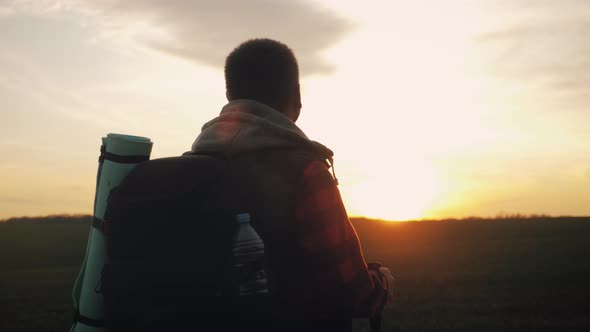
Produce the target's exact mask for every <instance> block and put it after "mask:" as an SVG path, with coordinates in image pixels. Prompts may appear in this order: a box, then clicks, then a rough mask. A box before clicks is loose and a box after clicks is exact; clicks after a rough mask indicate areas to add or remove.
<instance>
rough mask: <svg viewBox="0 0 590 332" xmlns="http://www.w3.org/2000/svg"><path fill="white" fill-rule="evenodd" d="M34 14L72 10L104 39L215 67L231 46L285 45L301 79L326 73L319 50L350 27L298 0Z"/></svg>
mask: <svg viewBox="0 0 590 332" xmlns="http://www.w3.org/2000/svg"><path fill="white" fill-rule="evenodd" d="M43 3H44V6H42V8H41V9H40V8H39V5H38V4H39V3H36V6H32V5H31V4H30V3H28V2H27V1H22V0H21V1H20V5H21V8H22V7H24V6H25V5H24V4H27V6H28V8H29V9H31V8H32V10H34V11H35V12H43V11H45V12H55V11H60V10H61V11H78V12H80V13H85V14H87V15H94V16H95V17H98V18H97V20H98V21H100V22H101V23H99V24H101V25H102V26H103V28H104V29H107V30H108V31H106V32H105V36H106V37H107V38H109V39H110V38H117V36H116V35H117V34H126V35H128V36H131V37H132V38H133V39H134V40H135V41H138V42H140V44H142V45H145V46H148V47H149V48H152V49H156V50H159V51H163V52H165V53H168V54H172V55H175V56H180V57H183V58H186V59H189V60H191V61H194V62H197V63H201V64H205V65H209V66H213V67H216V68H220V67H222V66H223V64H224V61H225V57H226V56H227V54H229V52H231V50H232V49H233V48H235V47H236V46H237V45H239V44H240V43H241V42H244V41H246V40H248V39H251V38H257V37H266V38H273V39H277V40H280V41H282V42H284V43H285V44H287V45H288V46H290V47H291V48H292V49H293V50H294V52H295V54H296V56H297V58H298V60H299V63H300V67H301V72H302V75H310V74H323V73H329V72H331V71H332V70H333V69H334V65H333V64H331V63H329V62H327V61H326V60H325V59H324V58H322V51H324V50H325V49H327V48H329V47H330V46H332V45H334V44H335V43H337V42H338V41H339V40H341V39H342V38H343V37H344V36H345V35H346V34H347V33H348V32H350V31H351V30H352V29H353V28H354V26H355V24H354V23H353V22H352V21H350V20H348V19H346V18H343V17H341V16H339V15H337V14H335V13H333V12H331V11H329V10H327V9H325V8H322V7H319V6H318V5H317V4H313V3H311V2H309V1H302V0H293V1H287V0H251V1H244V0H217V1H211V0H167V1H160V0H65V1H63V0H62V1H47V0H45V1H43Z"/></svg>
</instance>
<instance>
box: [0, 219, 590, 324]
mask: <svg viewBox="0 0 590 332" xmlns="http://www.w3.org/2000/svg"><path fill="white" fill-rule="evenodd" d="M354 223H355V226H356V228H357V231H358V234H359V237H360V238H361V241H362V244H363V249H364V251H365V256H366V258H367V260H368V261H381V262H382V263H384V265H386V266H389V267H390V268H391V269H392V271H393V272H394V274H395V275H396V276H397V288H396V293H395V301H394V303H393V304H391V305H390V306H389V307H387V308H386V312H385V314H384V322H383V331H557V330H571V331H583V330H586V331H587V330H590V317H589V316H590V314H589V313H590V304H589V299H590V285H589V282H590V259H589V257H588V256H589V255H590V218H553V219H551V218H537V219H518V220H510V219H506V220H495V221H494V220H465V221H432V222H408V223H381V222H376V221H368V220H355V221H354ZM88 231H89V224H88V221H87V220H86V221H80V220H78V221H72V220H66V221H58V222H38V221H35V222H16V223H0V331H3V332H8V331H65V330H67V329H68V328H69V326H70V320H71V317H72V315H71V314H72V312H71V311H72V300H71V296H70V293H71V289H72V286H73V283H74V279H75V277H76V275H77V273H78V270H79V267H80V264H81V262H82V259H83V255H84V251H85V247H86V240H87V236H88ZM363 329H366V324H364V322H360V323H358V324H357V327H356V330H357V331H362V330H363Z"/></svg>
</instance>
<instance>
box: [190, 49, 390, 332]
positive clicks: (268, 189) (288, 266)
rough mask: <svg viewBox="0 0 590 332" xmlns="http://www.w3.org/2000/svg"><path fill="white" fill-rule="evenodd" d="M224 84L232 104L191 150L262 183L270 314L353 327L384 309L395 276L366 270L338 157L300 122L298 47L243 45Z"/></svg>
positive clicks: (259, 198)
mask: <svg viewBox="0 0 590 332" xmlns="http://www.w3.org/2000/svg"><path fill="white" fill-rule="evenodd" d="M225 83H226V96H227V100H228V101H229V103H228V104H227V105H225V106H224V107H223V109H222V111H221V113H220V115H219V116H218V117H216V118H214V119H213V120H211V121H209V122H208V123H206V124H205V125H204V126H203V128H202V132H201V134H200V135H199V136H198V138H197V139H196V141H195V142H194V144H193V146H192V153H195V154H215V155H224V156H227V157H229V158H247V160H249V162H248V163H247V164H248V165H249V167H250V168H251V169H250V171H251V172H252V174H253V175H254V177H255V179H256V187H257V188H256V189H255V190H254V189H253V190H252V192H253V195H254V193H255V195H256V199H255V200H254V201H255V202H256V203H255V204H256V208H255V209H254V211H255V213H254V214H253V220H252V226H253V227H254V228H255V229H256V231H257V232H258V233H259V234H260V236H261V237H262V239H263V241H264V243H265V255H266V259H267V269H268V272H269V283H270V291H271V293H272V294H273V295H274V296H275V297H276V298H277V301H278V302H277V306H276V310H275V311H274V312H272V313H268V316H269V317H275V318H277V319H280V320H281V321H282V324H283V328H284V329H286V328H287V327H289V326H290V327H294V326H297V329H299V330H301V331H309V330H320V329H321V330H322V331H330V330H333V331H346V330H351V327H352V324H351V323H352V317H353V316H363V317H368V316H372V315H375V314H377V313H378V312H380V311H381V309H382V307H383V305H384V304H385V302H386V301H387V290H388V289H391V287H392V283H393V277H392V276H391V273H390V271H389V270H388V269H387V268H380V269H378V270H369V269H368V268H367V264H366V262H365V259H364V257H363V254H362V251H361V247H360V244H359V240H358V237H357V235H356V232H355V230H354V228H353V226H352V225H351V223H350V221H349V219H348V216H347V213H346V210H345V208H344V205H343V203H342V199H341V197H340V193H339V191H338V188H337V181H336V179H335V174H334V173H333V172H334V168H333V167H332V174H331V173H330V171H329V169H330V167H331V166H332V165H333V160H332V156H333V153H332V151H331V150H330V149H328V148H326V147H325V146H323V145H321V144H320V143H317V142H314V141H312V140H310V139H308V138H307V136H306V135H305V134H304V133H303V132H302V131H301V130H300V129H299V128H298V127H297V126H296V125H295V122H296V121H297V119H298V117H299V114H300V110H301V97H300V87H299V69H298V64H297V60H296V58H295V56H294V54H293V52H292V50H291V49H290V48H289V47H287V46H286V45H284V44H282V43H280V42H278V41H274V40H270V39H252V40H249V41H246V42H245V43H243V44H241V45H239V46H238V47H237V48H236V49H234V50H233V51H232V52H231V53H230V54H229V56H228V57H227V59H226V63H225ZM333 175H334V176H333ZM261 319H268V317H267V318H261ZM320 326H321V328H320Z"/></svg>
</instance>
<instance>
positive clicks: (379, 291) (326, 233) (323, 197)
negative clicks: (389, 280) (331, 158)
mask: <svg viewBox="0 0 590 332" xmlns="http://www.w3.org/2000/svg"><path fill="white" fill-rule="evenodd" d="M295 225H296V231H295V236H296V239H297V241H298V242H299V245H300V248H299V250H300V253H301V254H302V255H301V257H302V258H303V259H305V260H306V265H305V266H306V267H307V268H306V270H305V274H306V277H305V280H307V281H308V283H309V285H307V287H306V289H307V290H305V289H302V290H301V291H303V292H304V293H303V294H298V296H301V297H302V298H303V297H305V298H308V299H311V300H312V301H313V303H315V304H318V303H319V305H322V304H321V303H323V302H325V305H326V306H338V307H339V308H340V309H341V310H345V311H346V312H349V313H350V314H351V315H353V316H357V317H367V316H373V315H374V314H375V313H377V312H379V311H380V310H381V309H382V308H383V305H384V304H385V302H386V299H387V292H386V290H385V289H384V286H383V285H384V281H383V280H382V279H381V277H379V276H377V275H376V274H374V273H370V272H369V271H368V270H367V263H366V262H365V259H364V257H363V253H362V250H361V246H360V243H359V239H358V236H357V234H356V231H355V230H354V228H353V226H352V224H351V223H350V220H349V219H348V215H347V213H346V209H345V207H344V204H343V203H342V198H341V197H340V192H339V191H338V187H337V186H336V182H335V179H334V178H332V175H331V174H330V172H329V170H328V166H327V165H326V164H325V163H322V162H320V161H314V162H311V163H310V164H309V165H308V166H307V167H306V169H305V170H304V173H303V176H302V177H301V180H300V183H299V185H298V186H297V189H296V195H295ZM305 292H309V294H305Z"/></svg>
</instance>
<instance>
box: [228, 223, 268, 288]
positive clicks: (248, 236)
mask: <svg viewBox="0 0 590 332" xmlns="http://www.w3.org/2000/svg"><path fill="white" fill-rule="evenodd" d="M236 221H237V222H238V224H239V229H238V235H237V237H236V241H235V245H234V250H233V254H234V271H235V273H236V276H237V278H238V282H239V294H240V296H243V295H258V294H267V293H268V282H267V279H266V271H265V270H264V265H263V260H264V242H263V241H262V239H261V238H260V236H258V233H256V231H255V230H254V228H252V226H251V225H250V214H249V213H241V214H238V215H236Z"/></svg>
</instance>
